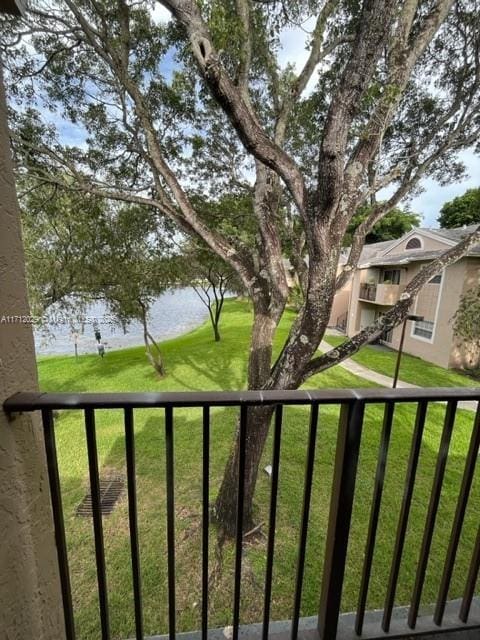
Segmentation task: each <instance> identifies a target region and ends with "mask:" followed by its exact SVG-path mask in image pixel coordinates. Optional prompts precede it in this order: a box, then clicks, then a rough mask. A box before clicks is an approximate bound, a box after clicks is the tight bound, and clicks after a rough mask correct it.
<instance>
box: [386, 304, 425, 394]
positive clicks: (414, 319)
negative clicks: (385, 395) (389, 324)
mask: <svg viewBox="0 0 480 640" xmlns="http://www.w3.org/2000/svg"><path fill="white" fill-rule="evenodd" d="M408 320H411V321H412V322H421V321H422V320H423V316H414V315H408V316H406V317H405V320H404V321H403V325H402V335H401V336H400V344H399V345H398V352H397V363H396V365H395V374H394V376H393V384H392V389H395V388H396V386H397V382H398V372H399V371H400V360H401V359H402V350H403V342H404V340H405V330H406V328H407V321H408Z"/></svg>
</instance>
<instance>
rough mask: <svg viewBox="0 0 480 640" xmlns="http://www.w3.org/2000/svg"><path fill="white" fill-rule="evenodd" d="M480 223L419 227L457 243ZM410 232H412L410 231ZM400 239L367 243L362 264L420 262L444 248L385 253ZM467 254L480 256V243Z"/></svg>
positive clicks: (419, 230)
mask: <svg viewBox="0 0 480 640" xmlns="http://www.w3.org/2000/svg"><path fill="white" fill-rule="evenodd" d="M477 227H478V224H471V225H469V226H466V227H458V228H456V229H427V228H424V229H422V228H420V229H417V231H418V232H419V233H421V232H422V231H424V232H427V233H429V234H430V235H437V236H439V240H449V241H450V242H454V243H455V244H456V243H458V242H460V241H461V240H463V238H465V237H466V236H468V235H469V234H470V233H472V232H473V231H475V229H477ZM409 233H410V232H409ZM399 240H400V238H399V239H398V240H387V241H385V242H375V243H374V244H367V245H365V246H364V248H363V251H362V255H361V256H360V260H359V263H360V266H367V265H372V266H373V265H379V266H380V265H389V264H408V263H409V262H418V261H422V260H433V259H434V258H437V257H438V256H440V255H441V254H442V253H443V251H444V250H442V249H437V250H434V251H425V250H423V249H409V250H408V251H405V252H403V251H402V252H401V253H393V254H389V255H384V254H385V252H386V251H388V249H389V248H390V247H391V246H393V245H394V244H395V243H396V242H398V241H399ZM466 255H467V256H474V257H480V243H479V244H477V245H475V246H474V247H472V248H471V249H470V250H469V251H468V252H467V253H466Z"/></svg>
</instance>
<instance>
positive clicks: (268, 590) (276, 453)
mask: <svg viewBox="0 0 480 640" xmlns="http://www.w3.org/2000/svg"><path fill="white" fill-rule="evenodd" d="M282 417H283V406H282V405H281V404H279V405H277V406H276V408H275V429H274V432H273V457H272V487H271V490H270V518H269V524H268V542H267V566H266V571H265V598H264V606H263V628H262V639H263V640H267V638H268V629H269V625H270V601H271V597H272V574H273V554H274V551H275V525H276V518H277V494H278V471H279V466H280V440H281V434H282Z"/></svg>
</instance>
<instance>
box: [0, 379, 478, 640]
mask: <svg viewBox="0 0 480 640" xmlns="http://www.w3.org/2000/svg"><path fill="white" fill-rule="evenodd" d="M479 399H480V395H479V389H470V388H462V389H421V388H416V389H395V390H390V389H382V388H378V389H377V388H374V389H356V390H349V389H332V390H325V389H323V390H318V391H314V390H309V391H263V392H262V391H241V392H212V393H209V392H205V393H110V394H102V393H80V394H77V393H42V394H40V393H18V394H16V395H14V396H12V397H11V398H9V399H8V400H7V401H6V402H5V403H4V409H5V411H6V412H7V413H9V414H10V416H11V418H12V419H13V421H12V423H11V424H12V428H15V420H14V417H15V415H16V414H17V413H18V412H31V411H40V412H41V415H42V422H43V437H44V441H45V451H46V459H47V468H48V478H49V485H50V497H51V506H52V516H53V517H52V525H53V529H54V532H55V539H56V548H57V554H58V570H59V577H60V584H61V588H62V597H63V611H64V618H65V637H66V639H67V640H75V638H76V637H78V636H77V632H78V628H77V624H78V621H76V616H75V606H74V598H72V588H71V580H70V577H71V576H70V570H69V552H68V549H67V544H66V535H65V528H66V518H64V515H63V508H62V483H63V480H62V478H61V477H60V473H59V464H58V460H57V453H56V444H55V441H56V434H55V432H56V428H55V426H56V418H55V412H56V411H61V412H62V413H63V412H66V411H77V412H78V411H81V412H83V414H84V427H85V433H86V452H85V455H86V457H87V458H88V470H89V471H88V475H89V480H90V488H91V505H90V510H91V513H90V517H91V519H92V524H93V532H94V542H95V554H94V555H95V564H96V573H97V594H96V595H97V597H98V608H99V621H100V628H99V629H98V635H96V636H95V637H98V638H100V637H101V638H102V639H104V640H109V639H110V638H111V637H112V633H111V628H110V627H111V620H112V618H113V616H114V615H115V613H116V611H115V609H116V607H118V601H116V600H115V599H113V598H110V597H109V595H111V594H109V592H108V589H107V581H106V576H107V574H108V562H107V556H106V552H105V551H106V549H105V547H106V545H105V541H104V535H103V513H104V512H103V511H102V504H103V497H102V492H101V483H100V477H99V460H98V452H97V428H96V415H97V414H100V413H102V414H103V415H108V414H109V413H110V412H111V411H113V410H117V411H115V412H114V413H113V414H111V415H112V419H113V420H115V421H118V417H119V414H118V410H119V409H121V410H123V423H124V424H123V427H124V447H125V460H126V477H127V500H128V525H129V526H128V531H129V537H130V544H129V555H130V558H129V559H128V560H126V559H125V562H128V565H129V571H131V578H132V583H133V591H132V595H131V598H132V601H133V602H132V604H133V610H134V613H135V638H136V640H143V639H146V637H147V634H145V633H144V620H143V605H142V573H143V572H142V566H141V564H142V563H141V558H140V549H139V527H138V507H137V489H136V478H137V472H136V462H135V460H136V455H135V441H136V431H135V429H134V420H135V416H136V415H137V410H139V409H145V408H149V409H151V410H153V411H158V413H159V415H160V416H162V418H163V419H162V423H163V424H162V427H163V431H164V440H163V442H164V445H163V446H162V447H161V448H160V449H159V451H158V455H159V457H160V456H162V457H164V460H165V472H166V475H165V483H164V484H165V491H166V496H167V501H166V524H167V531H166V553H165V559H164V561H165V563H166V567H167V584H166V591H167V593H168V598H167V599H164V601H162V602H160V603H159V606H165V607H166V610H168V618H167V619H168V636H162V638H165V639H166V638H167V637H168V638H169V639H170V640H174V639H175V637H176V634H177V633H178V620H177V617H176V615H177V613H178V611H179V599H178V584H177V583H178V574H177V566H176V549H177V547H176V544H175V535H176V521H177V518H178V510H177V509H176V502H177V501H179V500H180V499H181V498H179V497H177V492H176V488H175V487H176V480H178V478H176V476H175V473H174V460H175V452H176V445H175V439H176V438H175V434H176V426H177V424H176V423H177V420H178V413H179V412H181V411H182V410H183V409H185V408H186V407H190V408H197V409H198V410H200V411H201V412H202V414H201V415H203V418H202V421H201V434H202V442H203V444H202V445H201V447H200V456H201V459H202V463H201V465H200V468H199V488H200V491H199V495H198V500H199V504H198V507H199V514H200V521H199V524H200V531H201V532H202V533H201V550H202V551H201V554H200V555H199V557H198V560H197V562H198V566H197V568H196V570H197V571H198V572H199V575H200V576H201V588H200V593H199V594H198V596H199V600H200V603H201V604H200V609H199V614H200V615H199V622H200V621H201V631H198V632H192V633H191V634H186V635H185V634H183V637H184V638H189V639H191V640H193V639H195V640H200V639H203V640H205V639H206V638H210V639H217V640H219V639H220V640H221V639H223V638H231V639H232V640H238V639H239V638H240V637H241V638H246V639H250V640H268V639H269V638H275V640H297V639H298V638H304V639H305V638H307V637H308V638H311V640H347V639H348V640H352V639H354V638H360V639H363V640H367V639H368V640H373V639H377V638H384V639H385V638H405V639H406V638H410V637H411V636H412V635H416V634H435V637H437V634H438V638H439V640H440V638H441V635H443V632H445V631H450V632H452V633H455V634H457V633H460V636H458V637H459V638H465V640H467V638H468V639H469V638H470V637H471V638H473V637H474V636H473V635H470V633H474V634H475V633H478V631H472V630H474V629H479V628H480V603H479V599H478V598H477V597H475V588H476V582H477V576H478V571H479V565H480V533H479V534H478V536H477V538H476V540H475V539H471V540H470V541H469V543H468V549H467V550H466V552H467V554H468V558H469V559H470V558H471V561H470V569H469V571H468V572H467V573H466V575H465V576H462V578H461V581H462V586H461V590H462V591H463V597H461V598H460V599H457V600H452V601H448V595H449V588H450V582H451V577H452V572H453V568H454V564H455V558H456V555H457V549H458V545H459V540H460V536H461V533H462V528H463V524H464V518H465V510H466V506H467V503H468V501H469V494H470V487H471V485H472V479H473V476H474V472H475V469H476V465H477V454H478V451H479V447H480V409H478V411H477V414H476V418H475V419H474V424H473V430H472V434H471V441H470V447H469V450H468V454H467V456H466V459H465V462H464V464H463V465H462V466H463V469H462V474H463V481H462V483H461V486H459V488H458V489H457V491H458V494H456V495H458V497H457V498H456V500H457V504H458V507H457V510H456V513H455V516H454V519H453V523H452V529H451V533H450V538H449V545H448V551H447V552H446V554H445V556H444V557H442V558H441V560H439V559H438V558H437V559H436V560H437V561H440V562H441V563H442V566H443V572H442V578H441V580H439V581H438V585H435V592H436V593H437V594H438V595H437V600H436V602H435V604H434V606H433V609H431V610H430V609H428V608H427V609H425V608H424V607H423V606H421V605H422V592H423V587H424V581H425V575H426V569H427V565H429V561H430V560H431V553H430V551H431V548H432V547H431V543H432V538H433V536H434V533H435V532H436V530H437V528H436V520H437V510H438V505H439V500H440V494H441V492H442V485H443V479H444V472H445V466H446V464H447V462H448V460H449V451H448V443H449V440H450V436H451V434H452V431H453V430H454V427H455V425H456V410H457V405H458V403H459V401H460V400H476V401H477V400H479ZM438 402H441V403H446V412H445V418H444V425H443V431H442V433H443V435H442V445H441V446H440V448H439V451H438V453H437V461H436V472H435V480H434V483H433V485H432V486H431V488H430V489H429V492H430V498H429V509H428V512H427V513H426V516H425V517H426V522H425V529H424V534H423V543H422V546H421V551H420V557H419V558H418V563H417V568H416V575H415V576H411V578H412V581H411V584H410V580H409V582H408V585H405V584H403V583H402V581H404V580H405V579H409V576H407V575H404V574H402V573H401V572H400V566H401V563H402V557H403V556H404V555H405V553H406V551H407V546H406V534H407V530H408V527H409V522H410V521H411V517H418V515H416V516H414V514H413V513H412V514H410V510H411V509H410V508H411V505H412V498H413V492H414V486H415V483H416V471H417V467H418V468H419V473H423V471H422V466H424V463H425V461H424V460H423V459H422V457H421V456H420V455H419V454H420V447H421V443H422V440H423V433H424V431H425V430H427V429H428V428H429V427H428V424H427V423H426V416H427V414H428V409H429V406H430V403H438ZM397 403H400V404H402V403H410V404H413V405H416V421H415V428H414V431H413V434H412V436H411V437H412V442H411V445H409V446H410V454H409V464H408V469H407V472H406V478H405V487H404V496H403V502H402V506H401V510H400V513H399V518H398V525H397V527H396V529H392V532H391V535H392V539H395V544H394V546H393V548H392V551H391V557H390V558H388V563H389V564H390V563H391V571H390V578H389V580H388V581H387V582H386V583H385V585H384V598H385V600H384V602H385V604H384V607H383V609H382V610H376V611H368V609H367V602H368V590H369V584H370V576H371V572H372V563H373V559H374V556H375V553H376V549H377V533H378V531H377V529H378V524H379V515H380V510H381V509H384V508H387V509H388V510H391V509H392V508H394V506H393V505H392V504H390V503H388V502H387V500H388V498H387V495H384V492H383V488H384V480H385V472H386V462H387V457H388V455H389V450H390V456H391V455H392V452H391V449H392V447H391V445H390V435H391V434H392V439H393V436H394V433H395V431H396V428H398V426H399V425H398V424H397V423H396V421H394V413H395V412H396V409H395V407H396V405H397ZM299 405H302V406H304V407H307V408H308V411H309V417H307V416H306V419H307V420H308V422H309V428H308V437H307V439H306V440H305V442H304V444H300V443H299V446H300V447H302V448H303V449H304V451H303V456H304V459H305V466H304V470H303V477H302V485H303V500H302V505H303V506H302V508H301V514H300V519H299V523H298V530H297V531H296V532H292V535H295V536H296V537H297V538H298V543H297V544H298V548H297V553H296V557H295V564H296V570H295V579H294V580H292V584H291V601H292V614H291V618H290V620H288V621H287V622H276V621H274V620H271V606H272V577H273V575H274V572H275V566H276V564H275V562H276V554H277V553H278V551H277V549H276V546H278V547H280V545H279V544H278V543H279V542H280V541H278V540H277V539H276V538H277V537H278V535H277V527H276V524H275V518H276V515H277V511H278V507H277V499H278V501H279V502H280V499H281V491H280V490H279V479H280V480H281V478H282V460H283V457H282V455H281V451H282V443H283V439H284V438H285V436H286V434H285V433H284V427H285V426H286V425H285V422H286V419H285V418H284V413H285V412H284V409H285V408H286V409H287V411H291V410H292V407H294V406H297V407H298V406H299ZM260 406H263V407H266V406H270V407H271V409H272V414H273V418H274V419H273V423H272V426H271V429H272V436H273V444H272V458H271V470H270V473H271V476H270V477H271V485H270V492H269V497H268V502H269V506H268V513H269V516H268V518H267V520H268V524H269V526H268V536H266V540H265V567H264V578H263V579H262V585H261V593H259V594H258V597H259V598H261V602H262V611H263V614H262V615H261V616H260V617H261V618H262V619H260V620H259V621H258V623H255V624H246V625H242V624H241V606H240V603H241V599H242V598H246V597H247V596H246V595H244V593H243V586H244V580H243V579H242V575H243V574H242V563H243V564H245V557H244V555H245V545H246V539H245V536H246V534H245V530H244V526H243V505H244V478H245V473H244V471H245V462H246V446H245V445H246V442H247V438H248V432H249V429H250V428H251V427H252V423H251V421H250V419H249V416H250V413H251V412H252V411H253V410H254V409H255V407H260ZM366 406H368V407H370V406H374V407H378V408H379V409H380V410H381V411H383V415H384V418H383V429H382V435H381V438H380V446H379V449H378V454H377V455H378V461H377V467H376V472H375V475H374V478H372V486H371V489H370V490H369V491H368V498H367V497H366V499H367V500H368V503H367V504H365V514H364V517H365V520H366V523H367V522H368V527H367V526H365V537H364V539H363V540H362V546H363V548H364V550H365V551H364V554H363V556H362V559H361V565H360V566H359V572H360V573H359V576H361V580H360V581H359V584H358V606H357V608H356V610H355V611H354V612H353V613H350V614H342V613H341V601H342V590H343V587H344V582H345V576H346V577H347V578H348V571H349V568H348V567H349V565H348V563H347V549H348V547H349V545H352V543H353V542H354V540H353V538H354V536H358V531H357V530H355V529H354V527H352V526H351V525H352V513H353V511H354V496H355V498H356V497H357V494H358V492H359V491H360V490H361V486H360V487H357V489H356V487H355V485H356V480H357V475H358V474H359V473H361V472H362V469H361V466H362V464H365V463H364V462H363V463H362V457H361V456H359V453H360V448H361V443H362V441H363V440H364V439H365V438H368V437H369V432H370V430H371V426H372V425H371V424H370V423H369V422H368V420H367V419H366V418H365V420H364V414H365V409H366ZM226 407H230V410H234V411H236V412H238V425H239V443H240V449H239V473H238V476H237V482H238V497H237V515H236V525H235V529H236V535H235V541H234V545H235V553H234V567H233V569H234V570H233V575H232V576H231V592H232V601H231V610H230V612H229V616H228V617H229V619H230V620H231V625H232V626H231V627H226V628H225V629H223V630H220V629H217V630H212V629H209V621H210V618H209V598H211V593H210V583H209V555H210V553H209V547H210V545H211V542H210V539H209V528H210V526H211V525H210V522H209V520H210V518H209V515H210V505H209V497H210V484H211V473H210V455H211V454H210V451H211V448H212V450H213V447H214V446H215V438H214V434H215V432H214V431H213V430H211V429H210V417H211V414H212V412H214V411H215V412H216V411H218V409H219V408H226ZM328 407H330V408H332V409H335V408H337V409H338V416H339V417H338V418H335V420H336V422H337V424H336V437H335V440H336V444H335V441H334V440H332V451H331V458H332V460H333V461H334V463H333V476H332V480H329V481H328V482H329V484H330V485H331V491H330V496H329V497H328V498H327V505H326V506H328V505H329V517H328V520H327V522H326V544H325V549H324V551H322V556H323V570H322V571H321V573H320V575H318V576H317V575H316V574H315V580H318V583H317V585H316V587H315V588H318V590H319V594H320V603H319V606H318V610H317V614H316V615H314V616H312V617H309V618H302V617H300V612H301V605H302V591H305V589H306V588H307V586H308V588H309V589H311V588H312V587H311V585H307V584H306V582H307V579H308V580H312V574H311V572H310V574H309V577H308V578H307V573H306V571H305V569H306V550H307V540H308V539H309V538H311V535H312V533H311V530H312V529H311V526H312V525H311V524H310V505H311V503H312V508H313V504H314V500H315V501H318V499H319V498H318V495H316V497H314V495H315V494H314V477H315V468H316V461H315V451H316V449H317V448H318V447H317V446H316V442H317V440H320V439H321V438H323V437H324V433H323V431H322V428H323V423H322V422H319V414H320V416H322V417H323V416H325V415H326V414H325V411H326V410H327V411H328ZM332 415H333V414H332ZM98 427H99V429H98V431H99V430H100V428H101V427H102V425H101V424H100V420H99V424H98ZM317 427H318V428H317ZM333 427H334V425H333V424H332V428H333ZM362 433H363V435H362ZM100 437H101V436H100ZM299 442H301V441H299ZM34 499H35V496H32V500H34ZM384 503H386V504H384ZM442 535H445V534H444V533H442ZM107 544H108V543H107ZM92 551H93V550H92ZM158 559H159V561H160V555H159V558H158ZM292 560H293V558H292ZM210 562H211V560H210ZM413 578H414V580H413ZM406 586H407V588H408V590H409V591H410V593H411V594H412V595H411V599H410V601H409V604H408V606H404V607H395V606H394V604H395V602H396V594H397V593H398V592H399V590H400V589H401V590H402V592H403V593H405V588H406ZM430 587H431V585H430ZM457 589H458V587H457ZM191 595H192V598H193V597H194V596H195V597H196V594H195V590H193V592H192V594H191ZM250 597H251V596H250ZM181 602H185V594H182V599H181ZM227 630H228V634H227ZM159 631H160V632H165V631H167V629H159ZM132 632H133V630H132ZM463 632H466V634H467V635H462V634H463ZM89 637H93V636H89ZM115 637H118V636H117V635H115ZM130 637H131V636H130ZM428 637H429V638H432V637H433V635H429V636H428ZM446 637H448V638H453V637H454V636H453V635H451V636H450V635H449V634H447V636H446ZM475 637H477V636H475ZM155 638H159V636H155ZM455 638H457V635H455Z"/></svg>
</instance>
